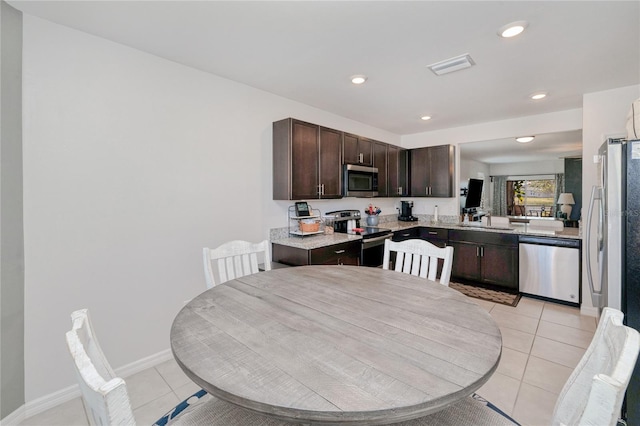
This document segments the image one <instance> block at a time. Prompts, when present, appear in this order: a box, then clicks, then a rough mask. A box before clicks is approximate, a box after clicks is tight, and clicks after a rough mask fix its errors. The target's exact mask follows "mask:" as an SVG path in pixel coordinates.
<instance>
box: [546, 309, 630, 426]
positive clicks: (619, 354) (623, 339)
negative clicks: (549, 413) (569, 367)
mask: <svg viewBox="0 0 640 426" xmlns="http://www.w3.org/2000/svg"><path fill="white" fill-rule="evenodd" d="M623 318H624V314H623V313H622V312H620V311H618V310H616V309H613V308H604V310H603V311H602V316H601V317H600V322H599V323H598V328H597V329H596V332H595V334H594V336H593V339H592V340H591V344H590V345H589V347H588V348H587V350H586V352H585V353H584V355H583V356H582V359H581V360H580V362H579V363H578V365H577V366H576V368H575V369H574V370H573V373H571V376H569V379H568V380H567V382H566V383H565V385H564V387H563V388H562V391H561V392H560V396H559V397H558V400H557V401H556V406H555V409H554V412H553V420H552V422H551V424H552V425H554V426H555V425H574V424H575V425H577V424H580V425H615V424H616V423H617V420H618V417H619V416H620V409H621V407H622V400H623V399H624V394H625V392H626V390H627V386H628V385H629V380H630V379H631V374H632V373H633V369H634V367H635V365H636V360H637V358H638V353H639V352H640V334H639V333H638V331H637V330H635V329H633V328H630V327H627V326H625V325H623V322H622V320H623ZM636 374H638V372H636Z"/></svg>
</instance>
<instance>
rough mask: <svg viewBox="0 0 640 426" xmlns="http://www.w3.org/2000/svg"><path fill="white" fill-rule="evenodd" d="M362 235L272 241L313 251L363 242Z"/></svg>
mask: <svg viewBox="0 0 640 426" xmlns="http://www.w3.org/2000/svg"><path fill="white" fill-rule="evenodd" d="M361 239H362V237H361V236H360V235H352V234H340V233H338V232H334V233H333V234H315V235H305V236H304V237H301V236H295V237H288V238H282V239H278V240H272V241H271V242H272V243H276V244H281V245H283V246H289V247H295V248H300V249H304V250H312V249H316V248H320V247H327V246H332V245H334V244H340V243H347V242H349V241H356V240H361Z"/></svg>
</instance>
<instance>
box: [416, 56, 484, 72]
mask: <svg viewBox="0 0 640 426" xmlns="http://www.w3.org/2000/svg"><path fill="white" fill-rule="evenodd" d="M472 65H475V62H473V59H471V56H469V54H468V53H465V54H464V55H460V56H456V57H455V58H450V59H446V60H444V61H440V62H436V63H435V64H431V65H428V68H429V69H430V70H431V71H433V73H434V74H435V75H443V74H448V73H450V72H454V71H458V70H463V69H465V68H471V66H472Z"/></svg>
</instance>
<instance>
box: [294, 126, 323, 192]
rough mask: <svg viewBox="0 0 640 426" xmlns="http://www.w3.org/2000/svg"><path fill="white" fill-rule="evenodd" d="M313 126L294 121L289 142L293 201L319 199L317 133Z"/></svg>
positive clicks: (317, 128)
mask: <svg viewBox="0 0 640 426" xmlns="http://www.w3.org/2000/svg"><path fill="white" fill-rule="evenodd" d="M319 129H320V127H319V126H316V125H314V124H310V123H305V122H302V121H296V120H294V121H293V123H292V132H291V133H292V136H291V138H292V141H291V196H292V199H294V200H308V199H314V198H318V197H319V191H318V163H319V162H318V155H319V150H318V132H319Z"/></svg>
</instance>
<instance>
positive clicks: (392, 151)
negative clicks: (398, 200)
mask: <svg viewBox="0 0 640 426" xmlns="http://www.w3.org/2000/svg"><path fill="white" fill-rule="evenodd" d="M399 162H400V148H398V147H397V146H393V145H389V147H388V148H387V188H388V195H389V197H399V196H400V184H399V183H398V165H399Z"/></svg>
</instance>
